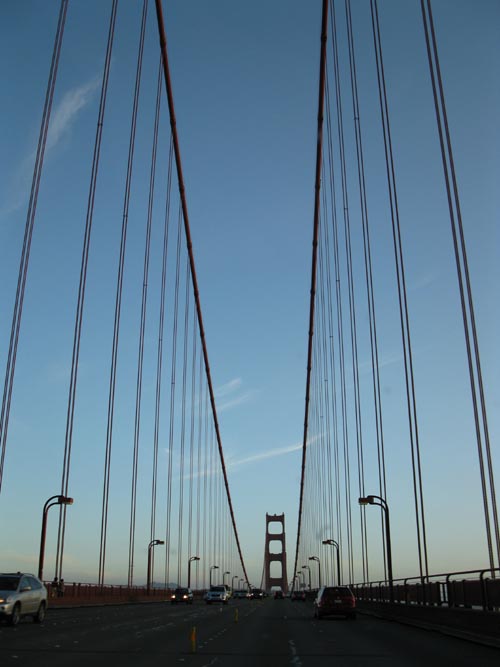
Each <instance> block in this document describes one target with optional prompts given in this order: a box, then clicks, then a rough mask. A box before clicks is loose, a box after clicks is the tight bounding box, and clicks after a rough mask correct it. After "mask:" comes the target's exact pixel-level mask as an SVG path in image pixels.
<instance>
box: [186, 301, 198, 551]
mask: <svg viewBox="0 0 500 667" xmlns="http://www.w3.org/2000/svg"><path fill="white" fill-rule="evenodd" d="M197 326H198V322H197V321H196V309H193V332H192V334H191V335H192V345H193V350H192V354H191V361H192V364H191V419H190V432H189V510H188V542H187V548H188V557H189V558H191V556H192V555H193V552H192V545H193V487H194V484H193V475H194V440H195V415H196V363H197V349H198V348H197V342H198V339H197V336H196V333H197Z"/></svg>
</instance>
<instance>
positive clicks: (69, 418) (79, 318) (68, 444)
mask: <svg viewBox="0 0 500 667" xmlns="http://www.w3.org/2000/svg"><path fill="white" fill-rule="evenodd" d="M117 6H118V0H114V2H113V5H112V7H111V15H110V19H109V30H108V41H107V47H106V57H105V60H104V69H103V74H102V84H101V99H100V103H99V113H98V116H97V128H96V138H95V142H94V156H93V160H92V172H91V177H90V187H89V196H88V203H87V216H86V222H85V234H84V239H83V248H82V261H81V268H80V284H79V288H78V303H77V307H76V317H75V330H74V336H73V356H72V360H71V377H70V383H69V396H68V409H67V414H66V435H65V442H64V463H63V471H62V479H61V494H62V495H64V496H67V495H68V494H69V476H70V469H71V449H72V442H73V421H74V416H75V401H76V387H77V379H78V362H79V359H80V340H81V334H82V323H83V307H84V302H85V288H86V285H87V266H88V259H89V250H90V238H91V233H92V221H93V215H94V201H95V192H96V186H97V173H98V169H99V158H100V153H101V141H102V131H103V126H104V113H105V109H106V97H107V92H108V81H109V71H110V67H111V54H112V51H113V39H114V34H115V23H116V11H117ZM65 532H66V505H62V506H61V507H60V513H59V531H58V538H57V555H56V572H55V576H57V577H58V578H59V579H61V577H62V567H63V558H64V536H65Z"/></svg>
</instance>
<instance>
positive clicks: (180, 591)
mask: <svg viewBox="0 0 500 667" xmlns="http://www.w3.org/2000/svg"><path fill="white" fill-rule="evenodd" d="M187 592H188V591H187V588H176V589H175V594H176V595H184V594H186V593H187Z"/></svg>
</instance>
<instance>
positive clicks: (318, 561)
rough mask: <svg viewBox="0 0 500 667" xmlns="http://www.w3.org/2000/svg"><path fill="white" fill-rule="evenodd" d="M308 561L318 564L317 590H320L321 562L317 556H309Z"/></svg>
mask: <svg viewBox="0 0 500 667" xmlns="http://www.w3.org/2000/svg"><path fill="white" fill-rule="evenodd" d="M309 560H315V561H316V562H317V563H318V583H319V586H318V588H321V561H320V559H319V558H318V557H317V556H309Z"/></svg>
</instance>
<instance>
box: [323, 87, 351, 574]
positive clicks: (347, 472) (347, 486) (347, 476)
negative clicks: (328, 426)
mask: <svg viewBox="0 0 500 667" xmlns="http://www.w3.org/2000/svg"><path fill="white" fill-rule="evenodd" d="M326 108H327V114H326V126H327V133H328V160H329V172H330V178H329V188H330V199H331V204H330V206H331V211H332V235H333V259H334V270H335V300H336V306H337V338H338V346H339V373H340V405H341V415H342V451H343V461H344V496H345V508H346V531H345V533H346V542H347V563H348V571H349V582H352V581H353V561H354V554H353V540H352V512H351V469H350V461H349V429H348V422H347V382H346V369H345V346H344V315H343V308H342V281H341V278H340V275H341V274H340V253H339V231H338V220H337V200H336V195H335V182H334V156H333V133H332V125H331V113H330V87H329V85H328V78H327V79H326ZM339 488H340V485H339Z"/></svg>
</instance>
